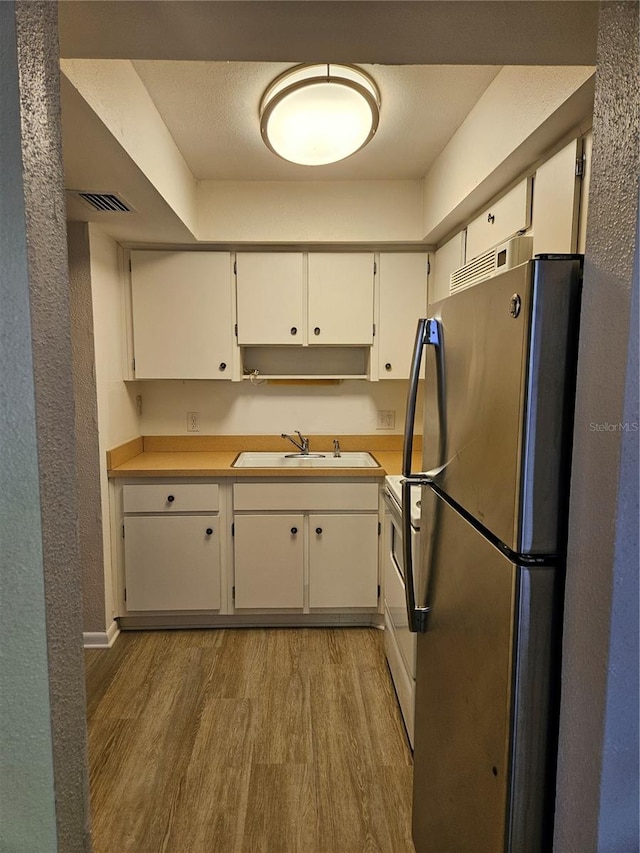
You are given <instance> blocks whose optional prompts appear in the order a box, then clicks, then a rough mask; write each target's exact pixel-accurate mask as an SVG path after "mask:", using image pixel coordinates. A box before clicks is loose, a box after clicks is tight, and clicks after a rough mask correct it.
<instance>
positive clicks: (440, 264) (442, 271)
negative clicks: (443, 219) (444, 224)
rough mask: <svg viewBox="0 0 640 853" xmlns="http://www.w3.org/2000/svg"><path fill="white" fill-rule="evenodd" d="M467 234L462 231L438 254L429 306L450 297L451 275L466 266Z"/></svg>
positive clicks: (430, 289) (444, 245)
mask: <svg viewBox="0 0 640 853" xmlns="http://www.w3.org/2000/svg"><path fill="white" fill-rule="evenodd" d="M465 237H466V233H465V232H464V231H461V232H460V233H459V234H456V235H455V237H452V238H451V239H450V240H448V241H447V242H446V243H444V244H443V245H442V246H440V248H439V249H438V251H437V252H436V259H435V267H436V269H435V274H434V275H433V276H432V277H431V278H430V279H429V304H430V305H431V304H433V303H434V302H439V301H440V300H441V299H445V298H446V297H447V296H449V290H450V287H451V273H452V272H454V271H455V270H457V269H460V267H461V266H464V242H465Z"/></svg>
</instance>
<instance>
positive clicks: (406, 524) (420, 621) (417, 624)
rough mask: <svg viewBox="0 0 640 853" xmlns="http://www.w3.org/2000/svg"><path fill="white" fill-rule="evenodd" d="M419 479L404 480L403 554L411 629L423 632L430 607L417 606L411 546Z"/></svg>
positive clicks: (425, 628) (414, 631) (416, 632)
mask: <svg viewBox="0 0 640 853" xmlns="http://www.w3.org/2000/svg"><path fill="white" fill-rule="evenodd" d="M420 485H422V483H421V482H420V481H419V480H417V481H416V480H403V481H402V484H401V486H402V554H403V557H404V589H405V596H406V600H407V616H408V622H409V630H410V631H412V632H413V633H414V634H422V633H424V632H425V631H426V630H427V616H428V614H429V611H430V610H431V608H430V607H417V606H416V592H415V583H414V575H413V548H412V547H411V539H412V537H411V532H412V531H411V489H412V488H414V487H415V486H420Z"/></svg>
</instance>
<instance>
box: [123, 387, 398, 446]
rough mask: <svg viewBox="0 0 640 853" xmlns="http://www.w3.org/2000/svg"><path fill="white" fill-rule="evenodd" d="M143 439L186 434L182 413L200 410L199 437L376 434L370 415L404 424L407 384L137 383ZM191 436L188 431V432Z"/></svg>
mask: <svg viewBox="0 0 640 853" xmlns="http://www.w3.org/2000/svg"><path fill="white" fill-rule="evenodd" d="M137 385H138V391H139V393H141V394H142V417H141V418H140V429H141V432H142V434H143V435H183V434H186V433H187V412H200V434H201V435H206V434H216V433H217V434H222V435H271V434H275V435H279V434H280V433H282V432H288V433H290V432H292V431H293V430H295V429H299V430H300V431H301V432H302V433H309V434H311V435H314V434H316V435H321V434H332V433H335V434H337V435H358V434H363V433H364V434H370V433H376V412H377V410H378V409H391V410H393V411H395V413H396V428H395V430H381V431H380V433H379V434H387V435H388V434H389V433H393V432H395V433H401V432H402V427H403V423H404V410H405V398H406V393H407V383H406V382H404V381H400V380H394V381H389V380H388V381H386V382H366V381H364V380H345V381H344V382H342V383H341V384H339V385H271V384H269V383H267V382H265V383H264V384H262V385H252V384H251V383H250V382H249V381H244V382H242V383H239V382H233V383H231V382H213V381H212V382H207V381H184V382H182V381H175V380H174V381H154V382H139V383H137ZM191 434H193V433H191Z"/></svg>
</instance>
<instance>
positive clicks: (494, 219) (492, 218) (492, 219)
mask: <svg viewBox="0 0 640 853" xmlns="http://www.w3.org/2000/svg"><path fill="white" fill-rule="evenodd" d="M495 221H496V218H495V216H494V215H493V213H490V214H489V215H488V216H487V222H488V223H489V225H493V223H494V222H495Z"/></svg>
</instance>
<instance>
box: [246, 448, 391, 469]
mask: <svg viewBox="0 0 640 853" xmlns="http://www.w3.org/2000/svg"><path fill="white" fill-rule="evenodd" d="M232 467H233V468H378V467H379V466H378V463H377V462H376V460H375V459H374V458H373V456H372V455H371V454H370V453H366V452H364V451H344V452H343V453H342V454H341V455H340V456H333V455H332V453H331V451H329V452H328V453H327V454H326V455H325V454H320V453H310V454H309V455H305V454H303V453H272V452H269V451H246V452H245V453H240V454H238V458H237V459H236V460H235V461H234V463H233V465H232Z"/></svg>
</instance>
